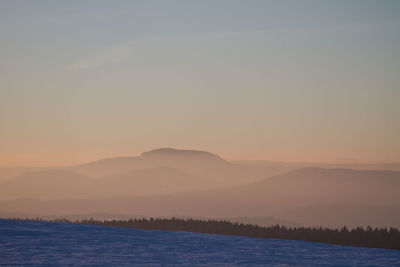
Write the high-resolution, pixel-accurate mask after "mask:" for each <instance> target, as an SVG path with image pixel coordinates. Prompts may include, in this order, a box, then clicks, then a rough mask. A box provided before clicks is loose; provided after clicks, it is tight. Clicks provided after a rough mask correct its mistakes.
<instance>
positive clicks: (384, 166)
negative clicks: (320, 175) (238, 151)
mask: <svg viewBox="0 0 400 267" xmlns="http://www.w3.org/2000/svg"><path fill="white" fill-rule="evenodd" d="M232 163H237V164H245V165H252V166H265V167H275V168H279V167H280V168H286V169H287V170H289V169H290V170H296V169H303V168H308V167H317V168H325V169H353V170H364V171H373V170H390V171H400V163H399V162H391V163H357V162H352V163H349V162H347V163H346V162H344V163H340V162H337V163H320V162H279V161H267V160H235V161H232Z"/></svg>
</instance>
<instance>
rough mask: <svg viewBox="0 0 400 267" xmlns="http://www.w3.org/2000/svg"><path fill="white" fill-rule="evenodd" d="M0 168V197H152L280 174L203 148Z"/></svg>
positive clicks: (163, 150)
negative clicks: (55, 165) (68, 163)
mask: <svg viewBox="0 0 400 267" xmlns="http://www.w3.org/2000/svg"><path fill="white" fill-rule="evenodd" d="M1 170H3V174H4V175H5V176H12V175H14V176H13V177H8V178H7V179H5V181H3V183H1V181H0V185H1V187H0V199H10V198H24V197H32V198H40V199H51V198H111V197H129V196H138V195H158V194H168V193H176V192H182V191H194V190H200V189H211V188H217V187H227V186H232V185H239V184H246V183H250V182H253V181H257V180H260V179H265V178H266V177H270V176H272V175H273V174H276V173H277V172H278V173H279V172H282V170H277V169H274V168H269V167H258V166H246V165H241V164H232V163H229V162H227V161H225V160H224V159H222V158H220V157H219V156H217V155H214V154H212V153H209V152H204V151H195V150H177V149H172V148H162V149H155V150H152V151H149V152H144V153H142V154H141V155H140V156H138V157H120V158H111V159H103V160H99V161H95V162H91V163H87V164H83V165H78V166H70V167H66V168H50V169H48V168H16V169H5V168H3V169H0V174H1ZM24 170H25V171H24Z"/></svg>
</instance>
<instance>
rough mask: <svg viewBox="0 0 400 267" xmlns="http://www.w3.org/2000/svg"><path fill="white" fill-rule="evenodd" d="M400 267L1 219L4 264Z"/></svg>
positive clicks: (280, 246) (365, 258) (261, 246)
mask: <svg viewBox="0 0 400 267" xmlns="http://www.w3.org/2000/svg"><path fill="white" fill-rule="evenodd" d="M147 264H152V265H169V264H171V265H174V264H180V265H188V266H192V265H212V266H215V265H218V266H221V265H226V266H232V265H268V266H400V251H398V250H385V249H371V248H357V247H345V246H335V245H327V244H320V243H313V242H302V241H288V240H277V239H259V238H249V237H238V236H223V235H210V234H197V233H186V232H167V231H151V230H137V229H128V228H114V227H103V226H92V225H78V224H64V223H49V222H32V221H19V220H2V219H0V265H31V266H41V265H104V266H127V265H130V266H131V265H147Z"/></svg>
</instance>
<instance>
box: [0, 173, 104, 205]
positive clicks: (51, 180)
mask: <svg viewBox="0 0 400 267" xmlns="http://www.w3.org/2000/svg"><path fill="white" fill-rule="evenodd" d="M95 186H96V180H95V179H93V178H91V177H88V176H85V175H82V174H78V173H75V172H73V171H70V170H43V171H32V172H27V173H24V174H21V175H18V176H17V177H14V178H12V179H10V180H8V181H6V182H4V183H2V184H1V187H0V195H1V198H3V199H4V198H68V197H73V198H91V197H95V196H96V195H95V194H92V192H93V188H94V187H95Z"/></svg>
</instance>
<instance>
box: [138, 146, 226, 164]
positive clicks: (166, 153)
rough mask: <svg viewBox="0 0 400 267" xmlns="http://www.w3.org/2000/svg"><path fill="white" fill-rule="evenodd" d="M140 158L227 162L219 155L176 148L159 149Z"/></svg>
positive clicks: (144, 153) (143, 154) (145, 153)
mask: <svg viewBox="0 0 400 267" xmlns="http://www.w3.org/2000/svg"><path fill="white" fill-rule="evenodd" d="M140 157H142V158H147V159H149V158H153V159H181V160H207V161H218V162H221V161H223V162H225V160H223V159H222V158H221V157H219V156H218V155H215V154H212V153H210V152H206V151H199V150H182V149H174V148H158V149H154V150H151V151H148V152H143V153H142V154H141V155H140Z"/></svg>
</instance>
